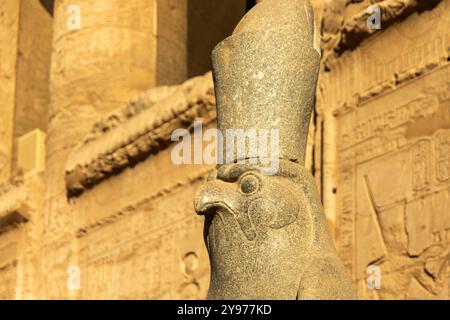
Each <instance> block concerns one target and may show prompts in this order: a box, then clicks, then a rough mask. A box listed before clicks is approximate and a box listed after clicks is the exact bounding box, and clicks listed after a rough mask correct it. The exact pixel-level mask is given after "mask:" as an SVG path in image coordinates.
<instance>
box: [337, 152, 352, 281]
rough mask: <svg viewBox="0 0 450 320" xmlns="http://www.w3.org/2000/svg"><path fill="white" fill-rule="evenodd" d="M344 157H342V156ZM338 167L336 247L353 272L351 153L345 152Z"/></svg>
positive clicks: (346, 265)
mask: <svg viewBox="0 0 450 320" xmlns="http://www.w3.org/2000/svg"><path fill="white" fill-rule="evenodd" d="M342 159H344V157H343V158H342ZM342 163H343V164H342V165H341V167H340V168H339V172H338V175H339V178H338V179H339V181H340V186H339V190H338V195H339V197H338V199H339V200H338V220H337V230H338V235H337V247H338V250H339V254H340V257H341V259H342V262H343V263H344V265H345V267H346V268H347V269H348V270H349V271H350V273H351V274H352V275H353V274H354V272H353V271H354V249H353V248H354V245H355V243H354V241H355V234H354V231H355V230H354V223H355V202H354V197H353V194H354V189H355V188H354V185H355V165H354V159H353V153H352V152H349V153H346V156H345V160H343V162H342Z"/></svg>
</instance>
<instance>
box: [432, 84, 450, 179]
mask: <svg viewBox="0 0 450 320" xmlns="http://www.w3.org/2000/svg"><path fill="white" fill-rule="evenodd" d="M447 93H448V92H447ZM435 148H436V178H437V179H438V180H439V181H441V182H445V181H447V180H448V179H450V135H449V134H448V133H447V132H440V133H438V135H437V137H436V141H435Z"/></svg>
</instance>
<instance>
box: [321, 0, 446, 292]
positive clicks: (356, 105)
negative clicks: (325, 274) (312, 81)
mask: <svg viewBox="0 0 450 320" xmlns="http://www.w3.org/2000/svg"><path fill="white" fill-rule="evenodd" d="M380 5H381V6H383V9H384V10H385V11H384V16H383V21H382V25H383V23H385V24H386V25H389V27H387V28H384V29H383V27H382V29H381V30H380V31H379V32H377V33H375V34H361V33H359V34H357V32H356V31H355V30H358V29H357V28H358V26H359V27H360V28H361V25H362V23H364V22H365V20H364V19H363V18H359V16H358V12H359V13H360V9H361V6H362V5H361V4H358V5H355V6H354V8H351V5H350V6H348V7H346V8H344V7H341V8H340V9H339V8H336V7H335V8H328V10H335V11H336V10H338V9H339V10H340V11H341V12H343V20H344V22H343V25H344V27H343V28H341V29H334V30H333V28H334V26H333V24H334V23H336V21H333V19H331V18H330V20H329V21H327V16H326V14H325V23H324V26H325V30H324V32H325V37H326V40H327V41H325V43H324V48H325V60H324V62H323V64H324V66H323V69H322V73H321V81H320V85H319V86H320V95H321V96H320V100H321V111H320V112H321V114H322V118H323V119H324V127H325V130H324V131H325V134H326V133H327V132H332V135H333V138H332V139H330V140H331V141H330V140H327V139H326V137H325V138H324V141H326V143H324V145H323V148H324V155H323V157H324V158H325V160H326V161H329V162H326V163H325V162H324V166H325V168H324V171H325V172H324V174H326V176H325V177H324V181H326V183H324V185H323V190H322V191H323V194H324V198H325V199H324V201H325V203H326V205H325V209H326V213H327V216H328V218H329V220H330V221H331V222H332V223H331V225H332V227H333V228H334V232H335V238H336V243H337V247H338V250H339V253H340V256H341V258H342V259H343V261H344V263H345V265H346V266H347V268H348V269H349V270H350V271H351V273H352V276H353V280H354V283H355V286H356V287H357V288H358V293H359V296H360V297H361V298H368V299H413V298H430V299H436V298H437V299H447V298H448V297H449V292H448V290H449V271H448V270H449V268H448V264H449V250H450V246H449V242H450V238H449V235H450V234H449V225H450V211H449V210H448V208H449V206H450V202H449V199H450V198H449V192H450V176H449V169H450V162H449V155H450V152H449V149H448V146H449V141H450V140H449V139H450V130H449V129H450V121H449V120H450V112H449V107H450V100H449V95H448V92H449V88H450V77H449V71H450V66H449V55H450V52H449V48H450V34H449V30H450V11H449V6H450V1H447V0H444V1H441V2H440V3H439V4H437V5H433V6H431V5H430V2H429V3H428V6H427V7H424V8H422V9H424V10H423V11H422V10H419V9H418V8H414V7H413V6H412V3H411V2H408V1H404V2H403V3H402V5H404V7H402V6H401V5H400V6H399V5H398V4H395V5H394V3H393V1H382V2H381V3H380ZM408 6H409V8H408V10H415V12H414V13H412V14H411V15H409V16H408V17H406V18H405V19H404V20H403V21H401V22H400V21H398V22H393V20H392V19H395V17H397V19H400V17H401V16H402V14H403V12H404V10H403V9H405V8H407V7H408ZM363 8H364V6H363ZM362 17H364V16H362ZM333 18H334V19H335V16H333ZM352 28H353V29H352ZM327 31H328V32H329V33H326V32H327ZM336 31H337V32H336ZM333 32H335V33H334V34H333ZM352 37H353V38H352ZM341 51H342V52H341ZM330 52H331V53H330ZM373 266H376V267H378V268H379V275H380V279H381V286H382V287H381V290H371V289H369V288H368V285H367V277H368V270H370V268H373Z"/></svg>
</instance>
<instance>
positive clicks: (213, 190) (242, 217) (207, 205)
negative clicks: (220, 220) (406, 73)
mask: <svg viewBox="0 0 450 320" xmlns="http://www.w3.org/2000/svg"><path fill="white" fill-rule="evenodd" d="M194 208H195V212H196V213H197V214H198V215H207V214H210V213H214V212H216V210H217V209H225V211H227V212H229V213H230V214H231V215H233V217H234V218H235V219H236V221H237V222H238V224H239V226H240V227H241V229H242V231H243V232H244V234H245V236H246V237H247V239H249V240H250V241H252V240H253V239H255V238H256V231H255V228H254V227H253V224H252V222H251V220H250V216H249V214H248V208H247V207H246V200H245V199H242V198H241V197H240V195H239V193H238V192H237V191H236V190H235V185H234V184H230V183H227V182H224V181H220V180H214V181H208V182H206V183H205V184H204V185H203V186H201V187H200V189H199V190H198V191H197V193H196V195H195V198H194Z"/></svg>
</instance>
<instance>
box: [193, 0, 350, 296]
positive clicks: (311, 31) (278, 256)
mask: <svg viewBox="0 0 450 320" xmlns="http://www.w3.org/2000/svg"><path fill="white" fill-rule="evenodd" d="M318 42H319V41H318V34H317V29H316V28H315V25H314V14H313V10H312V7H311V5H310V3H309V2H308V1H307V0H283V1H279V0H264V1H262V2H260V3H259V4H258V5H256V6H255V7H254V8H253V9H252V10H251V11H250V12H249V13H248V14H247V15H246V16H245V17H244V18H243V19H242V21H241V22H240V24H239V25H238V26H237V28H236V29H235V31H234V33H233V35H232V36H231V37H229V38H227V39H225V40H224V41H223V42H221V43H220V44H219V45H218V46H217V47H216V48H215V49H214V51H213V54H212V59H213V74H214V80H215V91H216V98H217V114H218V118H217V124H218V129H219V130H220V131H221V133H222V134H223V136H224V139H223V141H222V142H223V143H221V144H220V145H221V149H220V150H219V151H220V152H221V156H223V158H225V159H223V160H224V164H219V166H218V170H217V172H216V173H215V174H213V175H211V176H210V177H209V178H208V181H207V182H206V183H205V184H204V185H203V187H201V189H200V190H199V191H198V194H197V195H196V199H195V208H196V211H197V213H198V214H202V215H205V241H206V246H207V248H208V251H209V255H210V260H211V283H210V289H209V294H208V297H209V298H210V299H296V298H298V299H348V298H353V297H354V292H353V289H352V285H351V280H350V278H349V277H348V275H347V272H346V270H345V268H344V266H343V265H342V263H341V261H340V259H339V257H338V256H337V253H336V250H335V247H334V244H333V242H332V240H331V237H330V235H329V231H328V227H327V224H326V220H325V216H324V213H323V209H322V206H321V203H320V199H319V197H318V195H317V192H316V186H315V183H314V179H313V178H312V176H311V175H310V174H309V173H308V172H307V171H306V169H305V168H304V160H305V149H306V140H307V134H308V127H309V120H310V115H311V111H312V108H313V106H314V95H315V89H316V82H317V74H318V68H319V61H320V50H319V43H318ZM242 132H244V134H243V135H240V136H239V134H237V135H236V133H242ZM233 134H235V135H234V136H233ZM252 134H254V135H256V138H257V139H256V140H252V138H255V137H254V136H252ZM267 136H270V138H269V139H264V138H267ZM241 138H242V140H240V139H241ZM269 140H270V142H269ZM236 142H237V143H238V144H239V143H241V149H239V148H236V149H235V148H234V146H236ZM255 146H257V147H255ZM255 149H257V150H255ZM262 150H265V151H267V152H261V151H262ZM220 158H221V157H219V160H220ZM268 166H269V167H270V169H271V170H267V168H268Z"/></svg>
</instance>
